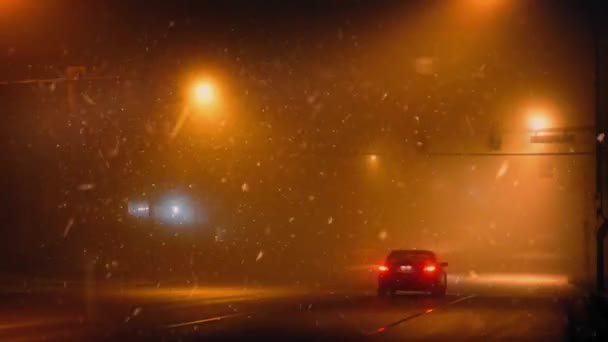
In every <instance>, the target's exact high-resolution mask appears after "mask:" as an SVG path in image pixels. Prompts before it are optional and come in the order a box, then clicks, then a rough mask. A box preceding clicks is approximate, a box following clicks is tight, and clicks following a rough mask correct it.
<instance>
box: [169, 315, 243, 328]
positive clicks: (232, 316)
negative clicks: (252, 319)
mask: <svg viewBox="0 0 608 342" xmlns="http://www.w3.org/2000/svg"><path fill="white" fill-rule="evenodd" d="M243 315H245V313H234V314H229V315H224V316H217V317H210V318H205V319H199V320H197V321H191V322H184V323H175V324H168V325H165V326H164V327H165V328H167V329H171V328H179V327H185V326H189V325H195V324H203V323H209V322H217V321H221V320H223V319H228V318H235V317H239V316H243Z"/></svg>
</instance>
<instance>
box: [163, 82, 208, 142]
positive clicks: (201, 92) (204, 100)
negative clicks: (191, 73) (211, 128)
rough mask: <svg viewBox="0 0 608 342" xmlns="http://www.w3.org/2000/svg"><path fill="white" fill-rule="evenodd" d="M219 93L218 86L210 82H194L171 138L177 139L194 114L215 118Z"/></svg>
mask: <svg viewBox="0 0 608 342" xmlns="http://www.w3.org/2000/svg"><path fill="white" fill-rule="evenodd" d="M217 93H218V91H217V86H216V85H215V84H214V83H213V82H211V81H209V80H198V81H195V82H193V83H192V84H191V85H190V87H189V88H188V89H187V92H186V99H185V103H184V107H183V110H182V113H181V114H180V116H179V118H178V119H177V122H176V123H175V126H174V127H173V129H172V130H171V133H170V138H171V139H173V138H175V136H176V135H177V134H178V133H179V131H180V130H181V128H182V126H183V125H184V123H185V122H186V120H187V119H188V117H189V116H190V115H192V114H198V115H201V116H204V117H206V118H209V119H211V118H213V116H214V114H215V112H216V108H215V107H216V105H217V102H218V94H217Z"/></svg>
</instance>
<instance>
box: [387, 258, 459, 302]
mask: <svg viewBox="0 0 608 342" xmlns="http://www.w3.org/2000/svg"><path fill="white" fill-rule="evenodd" d="M447 265H448V264H447V263H446V262H438V261H437V257H436V256H435V253H433V252H431V251H425V250H394V251H392V252H391V253H390V254H389V255H388V257H386V261H385V263H384V265H381V266H380V267H378V295H379V296H385V295H386V294H389V293H390V294H391V295H394V294H395V293H396V292H397V291H423V292H430V293H431V294H433V295H437V296H443V295H445V292H446V290H447V274H446V271H445V267H447Z"/></svg>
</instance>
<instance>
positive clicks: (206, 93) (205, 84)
mask: <svg viewBox="0 0 608 342" xmlns="http://www.w3.org/2000/svg"><path fill="white" fill-rule="evenodd" d="M215 99H216V90H215V87H214V86H213V84H212V83H210V82H209V81H199V82H197V83H195V84H194V85H193V86H192V97H191V99H190V101H191V102H192V103H193V104H195V105H197V106H209V105H211V104H213V103H214V102H215Z"/></svg>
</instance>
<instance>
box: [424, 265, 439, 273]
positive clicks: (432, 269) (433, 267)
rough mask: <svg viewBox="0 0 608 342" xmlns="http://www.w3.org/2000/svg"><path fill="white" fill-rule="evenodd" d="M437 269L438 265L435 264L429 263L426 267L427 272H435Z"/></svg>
mask: <svg viewBox="0 0 608 342" xmlns="http://www.w3.org/2000/svg"><path fill="white" fill-rule="evenodd" d="M436 269H437V267H435V265H428V266H425V267H424V271H425V272H435V270H436Z"/></svg>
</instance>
